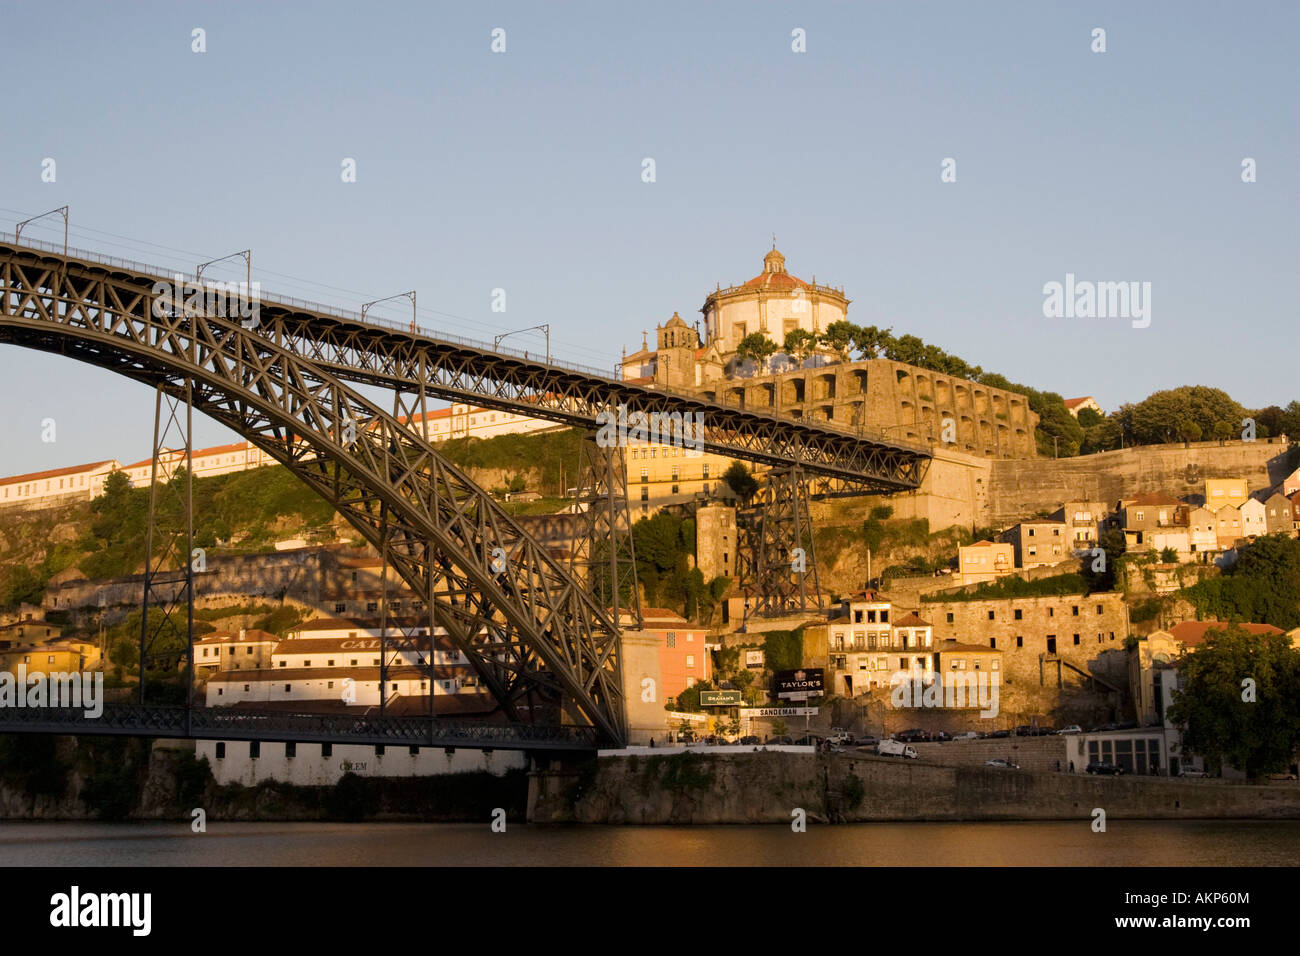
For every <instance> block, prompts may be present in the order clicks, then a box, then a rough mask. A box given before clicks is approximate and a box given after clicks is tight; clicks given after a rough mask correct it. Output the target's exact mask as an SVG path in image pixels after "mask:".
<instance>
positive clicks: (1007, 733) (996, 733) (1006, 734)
mask: <svg viewBox="0 0 1300 956" xmlns="http://www.w3.org/2000/svg"><path fill="white" fill-rule="evenodd" d="M989 736H990V737H997V738H999V739H1000V738H1002V737H1010V736H1011V731H1009V730H995V731H993V732H992V733H991V734H989Z"/></svg>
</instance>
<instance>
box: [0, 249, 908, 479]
mask: <svg viewBox="0 0 1300 956" xmlns="http://www.w3.org/2000/svg"><path fill="white" fill-rule="evenodd" d="M31 259H35V260H37V261H44V262H46V263H48V264H50V265H53V266H56V267H62V268H66V269H67V270H69V271H71V272H72V273H73V274H81V275H97V274H107V275H109V276H111V277H112V278H113V280H114V282H116V283H119V284H121V285H122V286H130V287H135V288H137V289H139V290H143V291H147V290H149V289H151V288H152V286H153V284H154V283H155V282H157V281H159V280H160V279H163V280H165V281H171V280H172V279H173V278H174V277H173V276H172V275H171V274H169V273H168V272H167V271H166V270H162V269H157V270H154V269H152V268H151V267H148V266H144V265H141V264H137V263H124V262H119V261H117V260H106V259H103V258H102V257H98V256H95V255H94V254H91V253H86V252H81V251H79V250H73V254H72V255H64V254H62V253H61V251H54V250H52V249H41V248H39V247H38V244H33V245H30V246H29V245H27V244H26V243H24V244H23V245H17V244H15V243H13V242H10V241H6V240H5V239H4V237H3V236H0V261H13V262H24V261H29V260H31ZM259 328H260V329H261V330H262V332H263V335H264V337H265V338H266V339H267V340H268V341H269V342H272V343H274V344H275V345H277V346H279V347H281V348H283V349H286V350H288V351H291V352H293V353H294V354H296V355H298V356H299V357H300V358H303V359H306V360H308V361H310V362H311V363H312V364H313V365H315V366H316V367H318V368H320V369H322V370H323V371H326V372H329V373H330V374H332V375H334V376H335V377H336V378H338V379H339V380H340V381H344V382H354V383H359V384H370V385H378V386H383V387H389V388H398V389H404V390H407V391H415V390H417V389H424V390H425V391H426V392H427V393H428V394H429V395H434V396H437V397H439V398H443V399H450V400H455V401H467V402H473V403H475V404H477V405H481V406H484V407H488V408H494V409H501V410H503V411H510V412H514V413H516V414H520V415H526V416H528V417H531V418H538V419H543V420H546V421H554V422H557V423H561V424H566V425H572V426H576V427H580V428H583V429H586V430H593V429H595V428H596V427H598V424H599V423H598V421H597V415H599V414H600V413H601V412H603V411H609V410H612V409H616V408H617V407H618V406H619V405H624V406H626V407H627V409H628V412H629V413H635V412H644V413H646V414H653V413H656V412H658V413H664V412H678V413H682V414H683V415H685V414H698V415H701V416H702V421H703V446H704V449H705V450H706V451H710V452H714V453H717V454H719V455H725V456H727V457H730V458H738V459H742V460H745V461H750V462H757V463H761V464H765V465H769V466H781V465H787V466H788V465H797V466H799V467H800V468H801V469H802V471H803V473H804V474H805V475H807V476H808V477H809V478H812V479H820V480H826V479H830V480H831V481H832V482H833V484H834V485H835V487H836V488H839V489H843V488H851V489H854V490H857V491H880V492H891V491H910V490H914V489H916V488H918V487H919V486H920V484H921V479H922V478H923V477H924V475H925V470H926V467H927V466H928V464H929V461H930V458H931V453H930V451H929V449H928V448H927V447H924V446H921V445H914V444H910V443H907V442H903V441H898V440H887V439H885V438H883V437H867V436H864V435H862V434H857V433H854V432H851V431H847V430H844V429H841V428H839V427H836V426H835V425H833V424H831V423H827V422H817V421H811V420H807V419H792V418H787V417H783V416H778V415H775V414H772V413H770V412H767V411H762V410H754V409H745V408H740V407H737V406H732V405H726V404H723V403H719V402H712V401H707V400H705V399H703V398H701V397H699V396H695V395H687V394H680V393H675V392H671V391H667V390H665V389H662V388H657V387H656V388H649V387H643V386H639V385H632V384H630V383H627V382H623V381H620V380H617V379H613V378H610V377H608V376H605V375H603V374H601V373H599V372H597V371H596V370H594V369H579V368H571V367H566V366H563V365H557V364H554V363H552V364H548V363H546V362H543V361H538V360H531V361H530V360H528V359H526V358H524V357H522V356H519V355H512V354H506V353H502V352H498V351H495V350H493V349H491V348H489V347H488V346H487V345H486V344H483V343H472V342H466V341H459V340H454V339H452V338H450V337H441V338H439V337H434V336H430V335H427V334H425V333H423V332H422V331H420V330H418V329H416V328H415V327H414V326H413V325H400V324H387V323H383V322H381V321H377V320H375V319H373V318H370V319H366V320H364V321H363V320H362V319H361V318H360V317H359V316H353V317H349V316H348V315H347V314H346V311H345V310H340V309H331V308H330V307H327V306H324V305H318V304H315V303H308V302H301V301H299V300H295V299H279V298H274V297H271V296H266V295H263V296H262V297H261V299H260V316H259Z"/></svg>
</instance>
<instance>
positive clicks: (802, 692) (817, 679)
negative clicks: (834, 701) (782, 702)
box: [772, 667, 825, 700]
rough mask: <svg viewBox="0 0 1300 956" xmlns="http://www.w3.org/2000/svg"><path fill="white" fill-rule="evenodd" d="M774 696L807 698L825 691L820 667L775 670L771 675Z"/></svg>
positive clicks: (797, 698) (790, 698)
mask: <svg viewBox="0 0 1300 956" xmlns="http://www.w3.org/2000/svg"><path fill="white" fill-rule="evenodd" d="M772 683H773V684H774V685H775V690H776V696H777V697H784V698H786V699H787V700H807V699H808V698H809V697H816V696H818V695H820V694H822V693H824V692H825V691H824V690H823V688H822V669H821V668H820V667H804V668H801V669H799V670H797V671H777V672H776V674H775V675H773V677H772Z"/></svg>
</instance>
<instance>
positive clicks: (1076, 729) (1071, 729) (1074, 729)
mask: <svg viewBox="0 0 1300 956" xmlns="http://www.w3.org/2000/svg"><path fill="white" fill-rule="evenodd" d="M1057 733H1058V734H1081V733H1083V728H1082V727H1080V726H1079V725H1078V724H1069V725H1067V726H1065V727H1062V728H1061V729H1060V730H1058V731H1057Z"/></svg>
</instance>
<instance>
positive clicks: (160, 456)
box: [140, 383, 196, 707]
mask: <svg viewBox="0 0 1300 956" xmlns="http://www.w3.org/2000/svg"><path fill="white" fill-rule="evenodd" d="M193 419H194V409H193V404H192V395H191V390H190V385H189V383H185V384H184V385H183V386H181V390H180V394H179V395H173V394H171V392H169V391H165V390H164V388H163V387H161V386H160V387H159V388H158V389H157V390H156V398H155V401H154V420H153V455H152V466H151V469H150V480H149V517H148V523H147V524H146V526H145V564H144V588H143V591H142V593H141V599H140V703H141V704H143V703H145V676H146V674H147V673H148V671H149V668H150V665H151V664H152V665H160V666H163V667H171V668H174V667H175V666H176V664H177V663H178V662H179V661H180V660H182V659H183V660H185V661H186V662H187V663H188V664H189V677H188V680H187V692H186V707H189V706H191V704H192V702H193V701H192V698H193V687H194V561H195V560H196V556H195V554H194V468H193V455H192V452H193V448H192V445H191V441H190V435H191V431H192V428H191V426H192V424H193ZM160 469H161V471H162V474H159V471H160ZM181 470H183V472H184V475H183V480H179V479H180V474H179V473H180V472H181ZM150 608H154V609H156V610H157V611H158V612H159V613H158V614H157V615H156V618H157V619H156V621H154V622H151V621H150V618H149V611H150Z"/></svg>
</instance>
